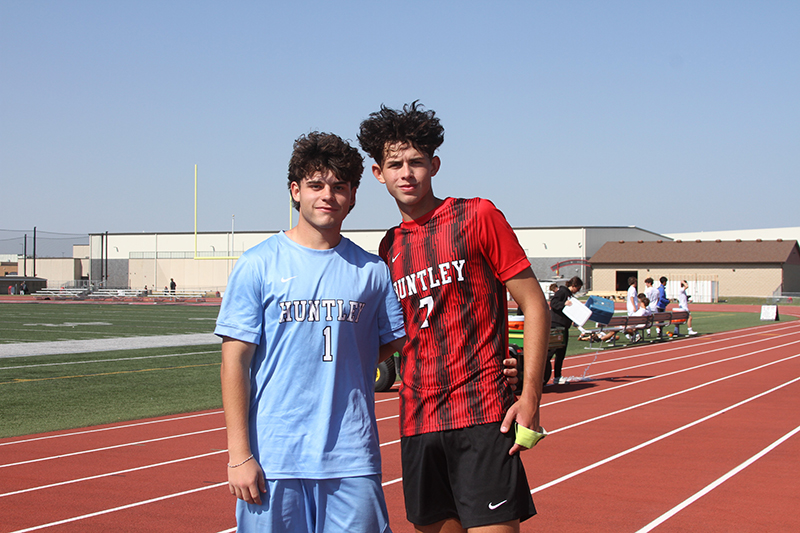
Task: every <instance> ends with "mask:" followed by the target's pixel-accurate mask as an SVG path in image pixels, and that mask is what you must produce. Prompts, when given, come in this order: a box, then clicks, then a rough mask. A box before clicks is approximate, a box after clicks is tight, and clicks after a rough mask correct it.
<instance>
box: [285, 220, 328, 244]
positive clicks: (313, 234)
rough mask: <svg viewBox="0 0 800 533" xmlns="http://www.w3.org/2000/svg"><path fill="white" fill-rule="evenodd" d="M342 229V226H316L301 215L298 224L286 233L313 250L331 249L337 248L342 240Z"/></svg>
mask: <svg viewBox="0 0 800 533" xmlns="http://www.w3.org/2000/svg"><path fill="white" fill-rule="evenodd" d="M341 230H342V227H341V226H339V227H336V228H325V229H320V228H316V227H314V226H312V225H310V224H308V223H305V222H304V221H303V219H302V217H301V218H300V221H298V223H297V225H296V226H295V227H293V228H292V229H290V230H288V231H286V232H285V233H286V236H287V237H289V238H290V239H291V240H293V241H294V242H296V243H297V244H299V245H300V246H304V247H306V248H311V249H312V250H330V249H331V248H336V246H337V245H338V244H339V243H340V242H341V240H342V233H341Z"/></svg>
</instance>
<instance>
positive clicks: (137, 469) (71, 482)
mask: <svg viewBox="0 0 800 533" xmlns="http://www.w3.org/2000/svg"><path fill="white" fill-rule="evenodd" d="M227 451H228V450H218V451H214V452H209V453H202V454H200V455H193V456H191V457H182V458H180V459H173V460H171V461H164V462H163V463H154V464H150V465H144V466H137V467H135V468H128V469H125V470H117V471H116V472H108V473H106V474H98V475H96V476H88V477H82V478H78V479H70V480H68V481H59V482H58V483H51V484H49V485H40V486H38V487H30V488H27V489H21V490H15V491H13V492H6V493H4V494H0V498H4V497H6V496H14V495H17V494H24V493H26V492H32V491H35V490H44V489H51V488H53V487H62V486H64V485H71V484H73V483H80V482H82V481H91V480H93V479H101V478H104V477H111V476H119V475H122V474H129V473H131V472H137V471H139V470H147V469H148V468H158V467H161V466H167V465H172V464H176V463H182V462H184V461H193V460H194V459H202V458H203V457H210V456H212V455H219V454H221V453H225V452H227Z"/></svg>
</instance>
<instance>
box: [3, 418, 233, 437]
mask: <svg viewBox="0 0 800 533" xmlns="http://www.w3.org/2000/svg"><path fill="white" fill-rule="evenodd" d="M222 413H223V411H210V412H208V413H197V414H192V415H184V416H176V417H172V418H162V419H160V420H148V421H146V422H136V423H133V424H123V425H121V426H112V427H105V428H97V429H87V430H85V431H73V432H72V433H60V434H58V435H47V436H44V437H33V438H30V439H23V440H15V441H10V442H0V446H9V445H11V444H24V443H27V442H36V441H39V440H49V439H59V438H61V437H74V436H76V435H87V434H91V433H101V432H103V431H114V430H117V429H127V428H135V427H140V426H149V425H150V424H161V423H163V422H175V421H176V420H187V419H189V418H197V417H200V416H209V415H219V414H222Z"/></svg>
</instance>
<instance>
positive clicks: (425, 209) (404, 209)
mask: <svg viewBox="0 0 800 533" xmlns="http://www.w3.org/2000/svg"><path fill="white" fill-rule="evenodd" d="M443 203H444V200H442V199H441V198H437V197H436V196H434V195H433V193H431V194H430V196H427V197H425V198H423V199H422V200H421V201H419V202H417V203H416V204H413V205H406V204H401V203H400V202H397V207H398V209H400V215H401V216H402V217H403V222H411V221H412V220H417V219H419V218H422V217H424V216H425V215H427V214H428V213H430V212H431V211H433V210H434V209H436V208H437V207H439V206H440V205H442V204H443Z"/></svg>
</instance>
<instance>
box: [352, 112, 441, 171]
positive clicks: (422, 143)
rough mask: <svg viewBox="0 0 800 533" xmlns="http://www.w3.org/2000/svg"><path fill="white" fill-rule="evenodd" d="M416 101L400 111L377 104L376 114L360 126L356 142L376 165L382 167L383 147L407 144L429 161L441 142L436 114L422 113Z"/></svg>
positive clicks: (384, 150)
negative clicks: (378, 106)
mask: <svg viewBox="0 0 800 533" xmlns="http://www.w3.org/2000/svg"><path fill="white" fill-rule="evenodd" d="M418 102H419V100H414V101H413V102H411V103H410V104H405V105H404V106H403V110H402V111H397V110H395V109H389V108H388V107H386V106H385V105H383V104H381V110H380V111H377V112H375V113H371V114H370V116H369V118H368V119H366V120H365V121H364V122H362V123H361V128H360V130H359V133H358V142H359V143H360V144H361V149H362V150H364V151H365V152H366V153H367V154H369V156H370V157H371V158H372V159H374V160H375V162H376V163H378V165H383V160H384V157H385V156H386V150H387V148H389V147H391V146H393V145H395V144H398V143H399V144H410V145H411V146H413V147H414V148H416V149H417V150H419V151H420V152H422V153H424V154H427V155H428V157H430V158H433V153H434V152H435V151H436V149H437V148H439V146H441V145H442V143H443V142H444V128H443V127H442V125H441V124H440V122H439V119H438V118H437V117H436V113H435V112H434V111H430V110H427V111H425V110H423V109H422V107H423V106H422V104H419V103H418Z"/></svg>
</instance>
